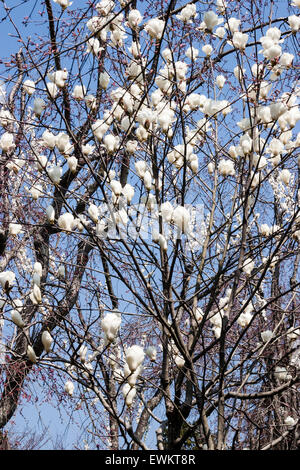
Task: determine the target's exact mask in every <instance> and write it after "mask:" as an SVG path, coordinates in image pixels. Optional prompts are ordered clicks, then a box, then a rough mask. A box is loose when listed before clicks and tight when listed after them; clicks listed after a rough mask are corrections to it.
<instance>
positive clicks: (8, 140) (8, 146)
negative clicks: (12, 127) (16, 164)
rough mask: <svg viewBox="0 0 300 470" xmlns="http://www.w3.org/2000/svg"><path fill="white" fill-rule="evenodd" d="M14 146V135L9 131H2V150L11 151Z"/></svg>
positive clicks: (0, 146) (0, 141)
mask: <svg viewBox="0 0 300 470" xmlns="http://www.w3.org/2000/svg"><path fill="white" fill-rule="evenodd" d="M15 147H16V145H15V143H14V136H13V134H10V133H9V132H4V134H2V136H1V139H0V148H1V150H3V152H11V151H12V150H14V148H15Z"/></svg>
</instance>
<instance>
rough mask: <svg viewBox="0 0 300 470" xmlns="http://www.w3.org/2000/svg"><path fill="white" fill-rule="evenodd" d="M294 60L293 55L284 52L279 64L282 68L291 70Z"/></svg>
mask: <svg viewBox="0 0 300 470" xmlns="http://www.w3.org/2000/svg"><path fill="white" fill-rule="evenodd" d="M293 60H294V55H293V54H289V53H288V52H284V53H283V54H282V55H281V57H280V59H279V64H280V65H281V66H282V67H286V68H289V67H291V66H292V62H293Z"/></svg>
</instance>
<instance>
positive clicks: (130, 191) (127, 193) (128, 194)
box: [122, 183, 134, 204]
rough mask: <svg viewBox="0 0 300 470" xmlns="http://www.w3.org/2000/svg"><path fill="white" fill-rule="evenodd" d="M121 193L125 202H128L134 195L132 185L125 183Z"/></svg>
mask: <svg viewBox="0 0 300 470" xmlns="http://www.w3.org/2000/svg"><path fill="white" fill-rule="evenodd" d="M122 193H123V195H124V196H125V197H126V200H127V203H128V204H130V202H131V200H132V198H133V196H134V187H133V186H131V184H128V183H127V184H125V186H124V187H123V189H122Z"/></svg>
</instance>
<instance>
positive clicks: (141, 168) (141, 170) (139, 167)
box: [134, 160, 147, 178]
mask: <svg viewBox="0 0 300 470" xmlns="http://www.w3.org/2000/svg"><path fill="white" fill-rule="evenodd" d="M134 167H135V171H136V172H137V175H138V176H139V177H140V178H144V176H145V173H146V170H147V163H146V162H145V161H144V160H139V161H137V162H135V164H134Z"/></svg>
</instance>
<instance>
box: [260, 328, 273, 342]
mask: <svg viewBox="0 0 300 470" xmlns="http://www.w3.org/2000/svg"><path fill="white" fill-rule="evenodd" d="M260 336H261V339H262V340H263V342H264V343H267V342H268V341H270V339H271V338H272V337H273V331H270V330H266V331H263V332H262V333H261V334H260Z"/></svg>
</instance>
